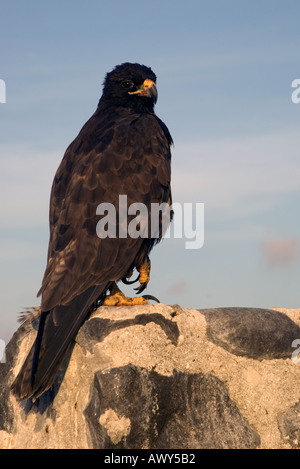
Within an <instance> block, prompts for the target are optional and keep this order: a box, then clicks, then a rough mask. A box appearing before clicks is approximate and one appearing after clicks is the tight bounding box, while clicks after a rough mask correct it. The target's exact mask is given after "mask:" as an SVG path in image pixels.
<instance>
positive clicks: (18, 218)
mask: <svg viewBox="0 0 300 469" xmlns="http://www.w3.org/2000/svg"><path fill="white" fill-rule="evenodd" d="M0 154H1V158H0V197H1V204H0V219H1V224H2V227H3V228H6V229H9V228H12V227H18V226H24V225H27V226H36V225H40V226H43V225H45V223H46V224H47V223H48V211H49V195H50V190H51V185H52V181H53V177H54V174H55V171H56V169H57V167H58V164H59V162H60V160H61V158H62V154H61V153H59V152H57V153H56V152H55V153H54V152H38V151H37V150H33V149H31V148H29V147H28V146H26V145H24V146H23V145H11V146H9V145H6V146H4V145H1V146H0Z"/></svg>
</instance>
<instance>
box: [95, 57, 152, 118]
mask: <svg viewBox="0 0 300 469" xmlns="http://www.w3.org/2000/svg"><path fill="white" fill-rule="evenodd" d="M155 83H156V75H155V74H154V73H153V71H152V70H151V68H149V67H146V66H145V65H140V64H136V63H128V62H126V63H123V64H122V65H117V66H116V67H115V68H114V69H113V71H112V72H110V73H108V74H107V75H106V77H105V81H104V88H103V95H102V97H101V100H100V102H105V103H106V104H108V103H109V104H111V105H114V106H125V107H130V108H133V109H136V110H148V111H149V110H150V111H153V108H154V104H155V103H156V101H157V90H156V85H155Z"/></svg>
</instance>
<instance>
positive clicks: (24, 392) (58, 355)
mask: <svg viewBox="0 0 300 469" xmlns="http://www.w3.org/2000/svg"><path fill="white" fill-rule="evenodd" d="M108 286H109V285H98V286H94V287H90V288H89V289H88V290H86V291H85V292H84V293H82V294H81V295H78V296H77V297H76V298H74V300H72V301H71V303H70V304H68V305H67V306H56V307H55V308H54V309H53V310H51V311H46V312H42V314H41V317H40V323H39V330H38V334H37V338H36V340H35V343H34V344H33V346H32V348H31V350H30V352H29V354H28V356H27V358H26V360H25V362H24V364H23V366H22V368H21V370H20V372H19V374H18V375H17V377H16V379H15V381H14V382H13V384H12V387H11V389H12V392H13V393H14V394H15V396H16V397H17V398H19V399H24V398H29V397H33V398H35V399H36V398H37V397H39V396H40V395H41V394H42V393H43V392H44V391H46V390H47V389H49V388H50V386H51V385H52V384H53V381H54V379H55V376H56V373H57V371H58V368H59V366H60V364H61V361H62V359H63V357H64V354H65V352H66V350H67V347H68V345H69V344H70V342H71V340H72V339H74V338H75V336H76V334H77V332H78V330H79V328H80V327H81V325H82V324H83V322H84V320H85V318H86V316H87V314H88V313H89V311H90V309H91V307H92V306H93V304H94V303H95V301H96V300H97V299H98V298H99V297H100V296H101V295H103V294H104V293H105V291H106V290H107V288H108Z"/></svg>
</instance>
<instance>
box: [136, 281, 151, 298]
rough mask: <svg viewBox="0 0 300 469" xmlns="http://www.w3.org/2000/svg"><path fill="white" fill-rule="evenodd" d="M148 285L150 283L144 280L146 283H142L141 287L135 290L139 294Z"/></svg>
mask: <svg viewBox="0 0 300 469" xmlns="http://www.w3.org/2000/svg"><path fill="white" fill-rule="evenodd" d="M147 285H148V282H144V283H141V284H140V286H139V287H136V288H134V290H135V291H136V294H137V295H139V294H140V293H142V292H143V291H144V290H145V288H147Z"/></svg>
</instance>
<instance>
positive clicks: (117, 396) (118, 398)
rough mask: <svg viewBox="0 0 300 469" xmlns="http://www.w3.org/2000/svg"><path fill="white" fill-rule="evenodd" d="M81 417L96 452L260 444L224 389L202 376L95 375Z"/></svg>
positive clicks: (130, 371) (128, 369) (117, 371)
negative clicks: (87, 402) (97, 449)
mask: <svg viewBox="0 0 300 469" xmlns="http://www.w3.org/2000/svg"><path fill="white" fill-rule="evenodd" d="M85 416H86V419H87V422H88V425H89V430H90V435H91V446H92V447H93V448H99V449H103V448H111V449H113V448H121V449H124V448H126V449H132V448H151V449H168V448H177V449H195V448H214V449H221V448H243V449H245V448H256V447H257V446H258V445H259V443H260V439H259V436H258V434H257V432H256V431H255V429H254V428H253V427H251V426H250V425H249V423H248V422H247V420H246V419H245V418H244V417H243V416H242V415H241V414H240V412H239V410H238V408H237V406H236V404H235V403H234V402H233V401H232V400H231V399H230V397H229V395H228V392H227V389H226V387H225V386H224V384H223V383H222V382H221V381H220V380H218V379H217V378H216V377H214V376H211V375H204V374H202V373H198V374H189V373H181V372H176V371H175V372H174V373H173V375H172V376H162V375H160V374H158V373H156V372H155V371H148V370H146V369H144V368H140V367H135V366H132V365H127V366H125V367H120V368H113V369H110V370H108V371H99V372H98V373H96V375H95V379H94V383H93V387H92V389H91V398H90V403H89V405H88V406H87V408H86V410H85ZM118 424H119V425H118ZM116 428H117V429H118V431H116Z"/></svg>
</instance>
